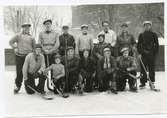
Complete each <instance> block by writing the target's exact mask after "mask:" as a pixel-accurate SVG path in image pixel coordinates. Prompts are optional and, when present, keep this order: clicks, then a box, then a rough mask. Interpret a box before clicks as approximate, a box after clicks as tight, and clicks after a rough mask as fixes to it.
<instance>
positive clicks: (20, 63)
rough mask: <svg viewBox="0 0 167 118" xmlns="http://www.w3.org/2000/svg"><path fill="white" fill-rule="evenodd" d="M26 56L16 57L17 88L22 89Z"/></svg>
mask: <svg viewBox="0 0 167 118" xmlns="http://www.w3.org/2000/svg"><path fill="white" fill-rule="evenodd" d="M25 57H26V56H17V55H16V79H15V84H16V86H17V88H20V87H21V84H22V81H23V73H22V68H23V64H24V61H25Z"/></svg>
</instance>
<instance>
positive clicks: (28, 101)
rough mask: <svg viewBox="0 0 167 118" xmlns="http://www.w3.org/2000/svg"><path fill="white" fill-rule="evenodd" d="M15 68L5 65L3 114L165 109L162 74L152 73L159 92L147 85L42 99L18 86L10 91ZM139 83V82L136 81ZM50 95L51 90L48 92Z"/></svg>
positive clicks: (70, 113)
mask: <svg viewBox="0 0 167 118" xmlns="http://www.w3.org/2000/svg"><path fill="white" fill-rule="evenodd" d="M14 78H15V71H14V69H13V67H6V71H5V82H6V85H5V88H6V89H5V90H6V91H5V94H6V96H5V97H6V103H5V104H6V116H8V117H9V116H10V117H11V116H12V117H23V116H26V117H27V116H59V115H98V114H100V115H102V114H151V113H163V112H164V111H165V104H166V101H165V100H166V96H165V73H164V72H156V87H157V88H160V89H161V92H154V91H151V90H150V89H149V87H148V85H147V88H146V89H144V90H139V91H138V93H132V92H129V91H126V92H119V93H118V95H114V94H107V93H105V92H104V93H99V92H93V93H89V94H88V93H85V95H84V96H77V95H71V96H70V97H69V98H67V99H63V98H61V97H60V96H58V95H53V96H54V100H51V101H46V100H43V99H41V98H40V97H39V96H37V95H27V94H26V93H25V90H24V86H22V88H21V91H20V93H19V94H18V95H14V94H13V88H14ZM138 84H139V82H138ZM49 94H52V93H49Z"/></svg>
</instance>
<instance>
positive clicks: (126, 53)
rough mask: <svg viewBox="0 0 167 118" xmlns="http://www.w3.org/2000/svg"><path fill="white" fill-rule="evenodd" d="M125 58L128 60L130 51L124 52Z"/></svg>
mask: <svg viewBox="0 0 167 118" xmlns="http://www.w3.org/2000/svg"><path fill="white" fill-rule="evenodd" d="M123 56H124V57H125V58H127V57H128V56H129V51H128V50H127V51H124V52H123Z"/></svg>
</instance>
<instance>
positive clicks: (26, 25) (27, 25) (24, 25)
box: [21, 23, 31, 27]
mask: <svg viewBox="0 0 167 118" xmlns="http://www.w3.org/2000/svg"><path fill="white" fill-rule="evenodd" d="M21 27H31V24H30V23H23V24H22V25H21Z"/></svg>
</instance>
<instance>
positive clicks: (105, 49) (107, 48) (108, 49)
mask: <svg viewBox="0 0 167 118" xmlns="http://www.w3.org/2000/svg"><path fill="white" fill-rule="evenodd" d="M106 51H111V50H110V48H109V47H105V48H104V49H103V52H106Z"/></svg>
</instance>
